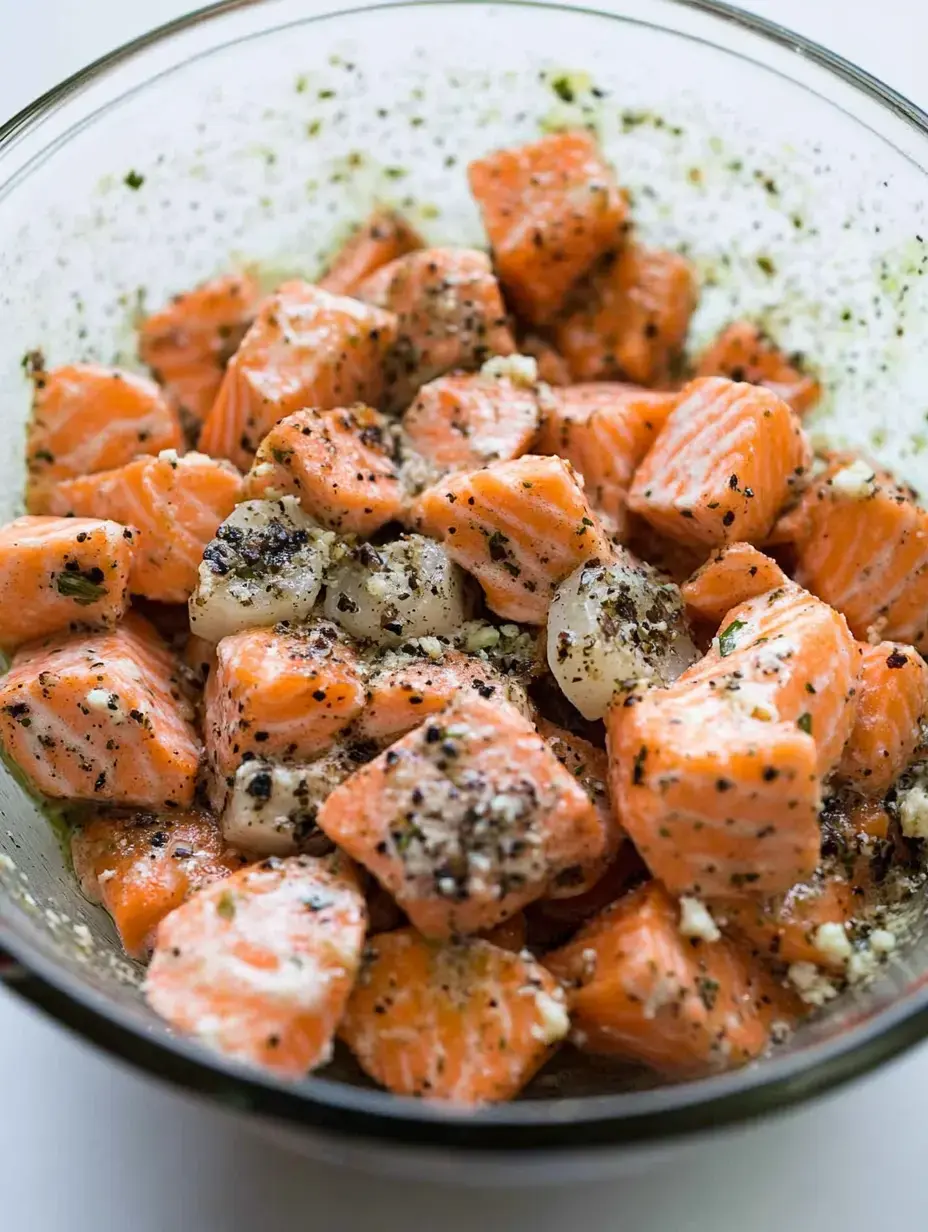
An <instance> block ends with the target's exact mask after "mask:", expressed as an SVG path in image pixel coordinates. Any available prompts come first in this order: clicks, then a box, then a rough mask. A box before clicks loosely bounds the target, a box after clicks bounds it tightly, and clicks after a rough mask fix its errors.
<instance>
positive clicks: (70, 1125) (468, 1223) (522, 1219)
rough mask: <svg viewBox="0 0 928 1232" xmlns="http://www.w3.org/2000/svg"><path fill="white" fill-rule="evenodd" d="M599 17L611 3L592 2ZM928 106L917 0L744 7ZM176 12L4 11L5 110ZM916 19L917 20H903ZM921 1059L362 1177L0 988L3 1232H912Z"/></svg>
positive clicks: (927, 35)
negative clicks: (498, 1159)
mask: <svg viewBox="0 0 928 1232" xmlns="http://www.w3.org/2000/svg"><path fill="white" fill-rule="evenodd" d="M600 2H601V4H603V6H605V5H606V4H607V3H608V0H600ZM743 2H744V7H746V8H750V9H753V10H755V11H756V12H758V13H761V14H763V15H764V16H766V17H770V18H773V19H774V20H777V21H780V22H782V23H783V24H785V25H788V26H791V27H793V28H795V29H797V30H800V31H802V32H803V33H805V34H807V35H810V36H811V37H813V38H816V39H818V40H819V41H820V42H823V43H826V44H828V45H829V46H831V47H833V48H834V49H835V50H837V51H839V52H841V53H842V54H843V55H845V56H847V57H848V58H849V59H851V60H853V61H855V62H856V63H859V64H862V65H863V66H864V67H866V68H867V69H869V70H870V71H871V72H873V73H875V74H876V75H877V76H879V77H882V78H883V79H885V80H887V81H889V82H890V83H891V84H892V85H894V86H896V87H897V88H898V89H900V90H901V91H902V92H903V93H906V94H908V95H910V96H911V97H913V98H914V99H915V100H916V101H917V102H920V103H922V105H926V106H928V82H926V80H925V75H924V55H925V48H926V46H928V11H926V10H925V9H924V8H923V6H921V5H919V4H918V3H917V0H880V2H879V3H876V0H753V3H749V2H748V0H743ZM189 7H190V6H189V4H186V3H184V2H183V0H145V2H144V3H131V2H130V3H126V0H82V3H79V4H76V3H74V2H73V0H31V3H30V4H29V5H26V4H25V3H22V0H0V15H2V17H3V23H4V38H3V43H2V52H0V116H6V115H9V114H11V113H12V112H13V111H15V110H17V109H18V108H19V107H21V106H22V105H24V104H25V103H27V102H28V101H29V100H30V99H31V98H33V97H34V96H36V95H37V94H39V93H40V92H41V91H43V90H45V89H47V88H48V87H50V86H52V85H54V84H55V82H56V81H58V80H60V78H61V77H63V76H64V75H65V74H67V73H70V72H71V71H73V70H74V69H76V68H78V67H80V66H81V65H82V64H84V63H86V62H87V61H89V60H91V59H92V58H94V57H95V56H97V55H99V54H100V53H101V52H103V51H104V50H107V49H108V48H110V47H112V46H114V45H116V44H118V43H121V42H123V41H125V39H127V38H130V37H132V36H133V35H136V34H138V33H141V32H142V30H143V29H144V28H146V27H150V26H152V25H155V24H158V23H159V22H162V21H165V20H167V19H169V18H170V17H174V16H176V15H178V14H179V13H181V12H183V11H184V10H186V9H188V8H189ZM918 9H921V13H919V14H916V10H918ZM926 1104H928V1047H922V1048H920V1049H917V1050H915V1051H913V1052H911V1053H910V1054H908V1056H907V1057H906V1058H904V1059H903V1060H902V1061H899V1062H897V1063H895V1064H894V1065H892V1066H889V1067H887V1068H885V1069H883V1070H881V1071H880V1072H879V1073H878V1074H876V1075H875V1076H873V1077H871V1078H869V1079H867V1080H865V1081H862V1082H859V1083H857V1084H856V1085H854V1086H853V1087H851V1088H850V1089H846V1090H845V1091H843V1092H841V1093H839V1094H837V1095H834V1096H831V1097H829V1098H828V1099H826V1100H823V1101H821V1102H819V1103H818V1104H816V1105H814V1106H812V1107H807V1108H805V1109H803V1110H801V1111H799V1112H796V1113H792V1114H790V1115H788V1116H785V1117H782V1118H779V1119H776V1120H774V1121H771V1122H767V1123H765V1124H763V1125H760V1126H757V1127H752V1128H750V1129H744V1130H743V1131H741V1132H740V1133H739V1134H738V1135H737V1136H736V1137H734V1138H732V1139H726V1140H725V1141H724V1142H722V1141H719V1142H711V1141H708V1142H703V1143H700V1144H696V1145H694V1146H693V1147H691V1148H690V1149H689V1150H688V1151H687V1152H686V1153H685V1154H683V1155H681V1156H678V1157H676V1158H675V1159H672V1160H670V1161H668V1163H667V1164H664V1165H659V1166H657V1167H656V1168H652V1169H651V1170H649V1171H647V1172H646V1173H644V1174H642V1175H641V1176H638V1177H634V1178H632V1179H623V1180H621V1181H617V1182H614V1183H606V1182H600V1183H596V1184H592V1185H589V1184H588V1185H585V1186H583V1188H582V1189H578V1188H575V1187H564V1188H560V1189H554V1188H548V1189H545V1190H542V1191H540V1192H537V1191H536V1192H534V1193H533V1192H531V1191H524V1192H518V1191H517V1192H509V1193H507V1192H504V1191H488V1192H480V1191H462V1190H458V1189H450V1188H448V1187H439V1186H428V1185H416V1184H412V1183H409V1182H399V1181H389V1180H384V1179H380V1178H369V1177H359V1176H358V1175H357V1174H352V1173H348V1172H346V1171H342V1170H339V1169H337V1168H333V1167H332V1166H328V1165H316V1164H312V1163H308V1162H306V1161H305V1160H303V1159H299V1158H296V1157H293V1156H290V1155H288V1154H286V1153H285V1152H282V1151H281V1150H280V1149H279V1148H275V1147H271V1146H268V1145H266V1144H264V1143H262V1142H260V1141H258V1140H256V1139H253V1138H252V1136H251V1135H250V1134H249V1133H248V1132H246V1131H243V1130H240V1129H239V1128H238V1127H235V1126H232V1125H230V1124H229V1123H228V1122H227V1121H225V1120H224V1119H223V1118H222V1117H220V1116H219V1115H218V1114H217V1113H215V1112H213V1111H212V1110H210V1109H208V1108H205V1107H202V1106H199V1105H196V1104H194V1103H192V1102H191V1101H189V1100H187V1099H184V1098H181V1097H179V1096H178V1095H176V1094H175V1093H173V1092H172V1091H169V1090H168V1089H166V1088H163V1087H160V1086H158V1085H156V1084H154V1083H152V1082H150V1081H148V1080H145V1079H142V1078H140V1077H138V1076H137V1075H135V1074H134V1073H131V1072H130V1071H128V1070H127V1069H125V1068H123V1067H121V1066H119V1065H117V1064H116V1063H114V1062H111V1061H109V1060H108V1059H106V1058H104V1057H103V1056H101V1055H100V1054H97V1053H95V1052H94V1051H93V1050H92V1049H90V1048H89V1047H88V1046H86V1045H85V1044H83V1043H81V1042H79V1041H76V1040H74V1039H73V1038H71V1037H69V1036H68V1035H67V1034H66V1033H65V1032H64V1031H63V1030H61V1029H60V1028H59V1027H57V1026H56V1025H54V1024H52V1023H50V1022H49V1021H47V1020H46V1019H44V1018H42V1017H41V1016H40V1015H39V1014H37V1013H36V1012H34V1011H32V1010H30V1009H27V1008H24V1007H23V1006H22V1005H21V1004H20V1003H19V1002H18V1001H16V1000H14V999H13V997H12V996H11V995H10V994H8V993H5V992H2V991H0V1228H2V1229H4V1230H6V1229H9V1232H52V1230H53V1229H54V1232H62V1230H63V1232H89V1230H90V1229H97V1230H101V1232H109V1229H116V1228H119V1229H123V1228H128V1229H130V1232H165V1230H166V1229H180V1230H182V1232H188V1230H190V1232H211V1230H213V1229H216V1230H217V1232H218V1230H220V1229H222V1230H223V1232H239V1230H240V1229H241V1230H242V1232H244V1230H245V1229H249V1230H251V1229H254V1228H260V1229H261V1232H276V1230H277V1229H284V1228H288V1229H289V1228H312V1229H320V1232H321V1230H322V1229H323V1228H325V1229H332V1230H333V1232H343V1230H344V1232H367V1229H369V1228H370V1229H377V1230H378V1232H392V1230H393V1229H400V1228H402V1229H404V1232H408V1230H409V1229H411V1228H412V1229H419V1228H423V1229H428V1230H429V1232H431V1230H432V1229H433V1228H438V1227H441V1228H442V1230H443V1232H458V1230H461V1232H463V1230H464V1229H472V1228H480V1229H485V1230H486V1232H497V1230H499V1232H502V1230H503V1229H505V1232H522V1230H523V1229H526V1230H527V1229H532V1232H548V1230H549V1229H550V1230H552V1232H553V1230H554V1229H562V1228H564V1227H565V1226H566V1227H571V1226H578V1224H579V1225H580V1226H582V1227H583V1228H584V1230H585V1232H606V1230H607V1229H608V1230H610V1232H611V1230H613V1229H619V1228H621V1229H622V1230H623V1232H636V1230H637V1229H648V1230H651V1229H653V1230H654V1232H689V1230H690V1229H693V1230H696V1232H702V1230H703V1229H712V1230H713V1232H729V1230H731V1232H735V1230H736V1229H737V1230H738V1232H744V1230H747V1232H781V1229H782V1228H783V1227H784V1226H787V1227H789V1228H790V1229H792V1230H794V1232H813V1230H815V1232H819V1230H824V1229H826V1228H829V1229H830V1228H832V1227H834V1228H840V1229H842V1232H872V1229H873V1228H879V1229H880V1230H881V1232H897V1229H898V1230H899V1232H902V1230H903V1229H905V1230H906V1232H908V1229H910V1228H920V1227H924V1226H925V1225H926V1221H928V1215H926V1203H925V1199H924V1197H923V1192H924V1191H923V1188H922V1187H923V1184H924V1180H923V1176H924V1173H923V1169H924V1167H925V1159H926V1157H928V1115H926Z"/></svg>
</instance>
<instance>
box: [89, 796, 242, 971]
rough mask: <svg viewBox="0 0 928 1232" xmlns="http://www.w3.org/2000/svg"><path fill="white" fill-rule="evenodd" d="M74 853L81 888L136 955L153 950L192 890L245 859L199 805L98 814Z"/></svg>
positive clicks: (217, 877)
mask: <svg viewBox="0 0 928 1232" xmlns="http://www.w3.org/2000/svg"><path fill="white" fill-rule="evenodd" d="M71 858H72V859H73V861H74V871H75V873H76V874H77V878H78V880H79V881H80V884H81V890H82V891H83V893H84V894H85V895H86V897H87V898H89V899H90V901H91V902H93V903H101V904H102V905H103V906H104V907H105V908H106V910H107V911H108V912H109V914H110V915H111V916H112V917H113V923H114V924H115V925H116V928H117V930H118V932H119V939H120V941H121V942H122V945H123V949H124V950H125V951H126V953H127V954H128V955H129V956H130V957H131V958H146V957H147V956H148V953H149V951H150V950H151V949H152V947H153V945H154V942H155V929H156V928H157V926H158V924H160V922H161V921H162V920H163V919H164V917H165V916H166V915H167V914H168V912H169V911H173V910H174V908H175V907H179V906H180V904H181V903H182V902H184V900H185V899H186V898H187V897H188V895H189V894H190V893H191V891H193V890H196V889H199V887H200V886H202V885H205V884H206V883H207V882H209V881H216V880H218V879H220V878H222V877H227V876H228V875H229V873H230V872H233V871H234V870H235V869H238V868H241V867H242V865H243V864H244V863H246V860H245V857H244V856H242V855H240V854H239V853H238V852H236V851H233V850H231V849H230V848H227V847H226V845H225V843H224V842H223V839H222V833H221V832H220V829H219V826H218V825H217V824H216V819H215V818H214V817H213V816H211V815H210V814H209V813H206V812H203V811H201V810H199V809H189V810H185V811H183V812H175V813H127V812H110V813H98V814H96V815H95V816H94V817H92V818H90V819H89V820H87V821H85V822H83V823H82V824H81V826H80V827H79V828H78V829H76V830H75V831H74V833H73V835H72V837H71Z"/></svg>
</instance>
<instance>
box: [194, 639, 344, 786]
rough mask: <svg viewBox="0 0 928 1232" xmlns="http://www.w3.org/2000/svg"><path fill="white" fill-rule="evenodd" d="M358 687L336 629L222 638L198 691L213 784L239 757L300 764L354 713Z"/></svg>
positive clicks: (231, 770) (325, 745) (331, 738)
mask: <svg viewBox="0 0 928 1232" xmlns="http://www.w3.org/2000/svg"><path fill="white" fill-rule="evenodd" d="M364 699H365V692H364V682H363V680H362V678H361V670H360V666H359V663H358V660H357V656H356V655H355V653H354V651H353V650H352V649H351V648H350V646H348V645H347V643H346V642H345V641H344V640H342V639H341V638H340V636H339V633H338V630H337V628H336V626H334V625H329V624H325V623H319V624H317V625H311V626H300V627H298V628H295V629H286V628H284V627H283V626H278V627H277V628H274V629H247V630H245V631H244V632H242V633H235V634H233V635H232V636H231V637H225V638H223V639H222V641H221V642H220V643H219V646H218V647H217V651H216V667H215V669H214V671H212V672H211V673H210V678H209V682H208V683H207V686H206V699H205V700H206V720H205V734H206V751H207V756H208V758H209V762H210V765H211V767H212V769H213V771H214V772H215V773H216V775H217V777H219V778H220V779H222V778H225V777H226V776H229V775H232V774H233V773H234V772H235V769H236V767H237V766H238V764H239V763H240V762H241V761H242V758H243V756H245V755H247V754H249V753H250V754H251V755H252V756H254V757H284V758H289V759H291V760H292V759H298V760H306V759H307V758H311V757H314V756H315V755H316V754H318V753H322V752H324V751H325V749H327V748H328V747H329V746H330V745H331V744H332V743H333V742H334V740H335V737H336V736H337V735H338V733H339V732H340V731H341V730H342V729H343V728H345V727H347V726H348V724H349V723H350V722H351V720H352V719H353V718H354V717H355V716H356V715H357V714H359V713H360V711H361V708H362V707H363V705H364Z"/></svg>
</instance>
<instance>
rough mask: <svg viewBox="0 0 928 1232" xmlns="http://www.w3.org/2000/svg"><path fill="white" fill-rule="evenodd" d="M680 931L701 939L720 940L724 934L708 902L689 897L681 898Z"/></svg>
mask: <svg viewBox="0 0 928 1232" xmlns="http://www.w3.org/2000/svg"><path fill="white" fill-rule="evenodd" d="M680 932H681V933H682V934H683V936H684V937H698V938H699V940H700V941H718V940H719V938H720V937H721V935H722V934H721V933H720V932H719V929H718V925H717V924H716V922H715V920H713V918H712V915H711V913H710V911H709V908H708V907H707V906H706V904H705V903H703V902H701V901H700V900H699V899H698V898H688V897H683V898H681V899H680Z"/></svg>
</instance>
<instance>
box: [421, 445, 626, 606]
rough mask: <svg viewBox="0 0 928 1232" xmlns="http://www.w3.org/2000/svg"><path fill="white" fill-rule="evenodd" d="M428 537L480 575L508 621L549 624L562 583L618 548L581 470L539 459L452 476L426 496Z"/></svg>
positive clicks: (424, 508)
mask: <svg viewBox="0 0 928 1232" xmlns="http://www.w3.org/2000/svg"><path fill="white" fill-rule="evenodd" d="M416 515H417V517H418V520H419V526H420V529H421V530H422V531H423V533H424V534H427V535H431V536H432V538H434V539H440V540H442V541H443V543H444V545H445V550H446V551H447V553H448V555H449V556H450V557H451V558H452V559H453V560H455V561H457V563H458V564H459V565H460V566H461V567H462V568H463V569H466V570H467V571H468V573H471V574H473V576H474V577H475V578H476V579H477V581H478V582H479V583H480V585H481V586H482V587H483V592H484V594H485V596H486V601H487V604H488V605H489V606H490V608H492V610H493V611H494V612H496V613H497V614H498V615H499V616H502V617H503V618H504V619H506V620H518V621H525V622H526V623H527V624H536V625H537V624H541V623H543V621H544V619H545V616H546V614H547V611H548V606H549V604H550V602H551V597H552V595H553V594H554V591H555V590H556V589H557V585H558V583H559V582H561V581H563V579H564V578H565V577H567V575H568V574H569V573H572V572H573V570H574V569H576V567H577V566H578V565H581V564H583V562H584V561H586V560H592V559H594V558H595V559H599V560H609V559H611V557H612V544H611V541H610V539H609V536H608V535H607V533H606V530H605V527H604V526H603V525H602V523H601V522H600V521H599V519H598V517H597V516H596V514H595V513H594V512H593V509H592V507H591V505H590V503H589V501H588V500H587V498H586V496H585V494H584V491H583V488H582V486H581V484H580V483H579V481H578V479H577V476H576V474H575V473H574V470H573V468H572V467H571V466H570V464H569V463H567V462H564V461H562V460H561V459H560V458H542V457H537V456H535V455H533V454H527V455H526V456H525V457H522V458H517V459H516V460H515V461H513V462H496V463H494V464H493V465H492V466H488V467H486V468H485V469H483V470H479V471H470V472H464V473H460V474H457V475H451V476H449V477H448V478H447V479H444V480H442V482H441V483H439V484H436V485H435V486H434V487H431V488H428V489H427V490H426V491H425V492H423V493H422V495H421V496H420V497H419V500H418V502H417V505H416Z"/></svg>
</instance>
